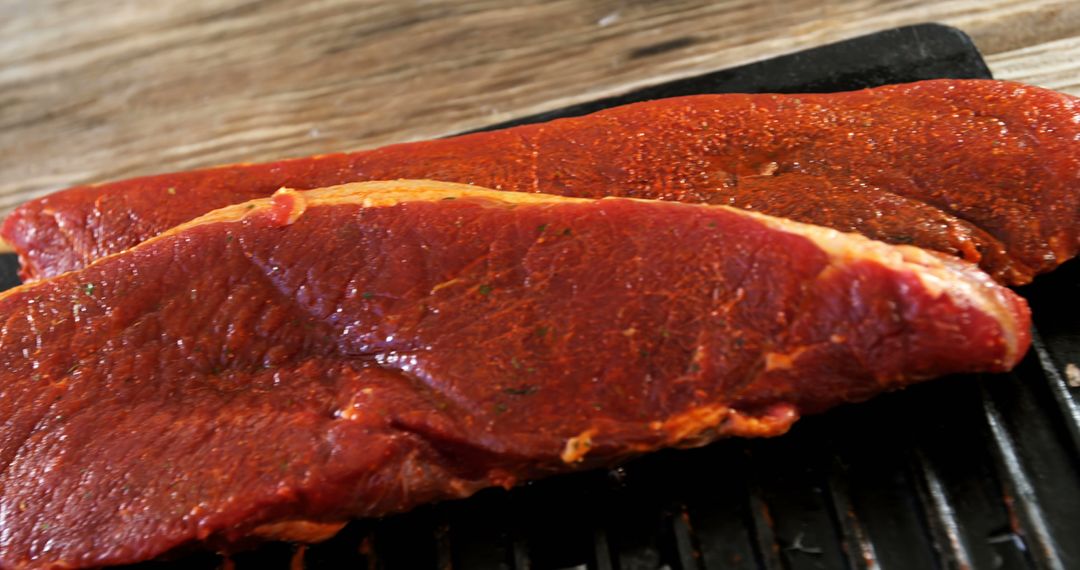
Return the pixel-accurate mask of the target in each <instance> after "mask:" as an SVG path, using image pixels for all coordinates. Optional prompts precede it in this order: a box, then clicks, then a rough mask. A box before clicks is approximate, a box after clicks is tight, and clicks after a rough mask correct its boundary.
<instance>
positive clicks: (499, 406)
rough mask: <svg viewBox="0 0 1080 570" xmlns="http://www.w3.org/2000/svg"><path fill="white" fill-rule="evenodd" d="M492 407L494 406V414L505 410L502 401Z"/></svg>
mask: <svg viewBox="0 0 1080 570" xmlns="http://www.w3.org/2000/svg"><path fill="white" fill-rule="evenodd" d="M494 407H495V413H496V414H502V413H505V412H506V404H504V403H502V402H498V403H496V404H495V406H494Z"/></svg>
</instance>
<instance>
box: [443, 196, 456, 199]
mask: <svg viewBox="0 0 1080 570" xmlns="http://www.w3.org/2000/svg"><path fill="white" fill-rule="evenodd" d="M455 199H457V196H445V197H443V200H455Z"/></svg>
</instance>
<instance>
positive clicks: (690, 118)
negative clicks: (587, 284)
mask: <svg viewBox="0 0 1080 570" xmlns="http://www.w3.org/2000/svg"><path fill="white" fill-rule="evenodd" d="M397 178H430V179H436V180H445V181H451V182H461V183H468V184H476V185H479V186H485V187H489V188H495V189H500V190H514V191H520V192H544V193H549V194H559V195H565V196H579V197H600V196H604V195H608V194H615V195H619V196H625V197H637V198H654V199H663V200H674V201H681V202H704V203H711V204H726V205H732V206H737V207H742V208H747V209H752V210H755V211H761V212H764V213H767V214H772V215H777V216H783V217H789V218H791V219H794V220H798V221H802V222H808V223H814V224H818V225H823V226H829V227H832V228H836V229H839V230H841V231H857V232H859V233H862V234H863V235H866V236H869V237H872V238H874V239H879V240H882V241H886V242H890V243H896V244H915V245H919V246H921V247H924V248H928V249H933V250H937V251H941V252H945V253H948V254H950V255H954V256H958V257H961V258H963V259H966V260H968V261H971V262H975V263H978V264H979V265H981V266H982V267H983V269H984V270H986V271H987V272H988V273H990V274H991V276H993V277H994V278H996V279H998V280H999V281H1000V282H1003V283H1006V284H1014V285H1015V284H1022V283H1026V282H1028V281H1030V280H1031V278H1032V277H1033V276H1034V275H1036V274H1038V273H1043V272H1046V271H1049V270H1051V269H1053V268H1054V267H1056V266H1058V265H1060V264H1061V263H1063V262H1064V261H1066V260H1068V259H1069V258H1071V257H1073V256H1074V255H1076V253H1077V248H1078V247H1080V234H1078V233H1077V228H1078V227H1080V191H1078V185H1080V105H1078V103H1077V100H1076V99H1075V98H1073V97H1070V96H1068V95H1064V94H1060V93H1055V92H1053V91H1050V90H1047V89H1041V88H1038V87H1030V86H1025V85H1020V84H1016V83H1009V82H1000V81H985V80H936V81H925V82H920V83H911V84H905V85H891V86H886V87H880V88H876V89H869V90H863V91H854V92H849V93H833V94H820V95H701V96H694V97H681V98H675V99H666V100H658V101H652V102H646V103H638V104H633V105H626V106H624V107H619V108H614V109H610V110H606V111H602V112H599V113H596V114H593V115H589V116H586V117H581V118H573V119H564V120H557V121H552V122H550V123H546V124H540V125H529V126H522V127H516V128H512V129H507V130H502V131H497V132H490V133H479V134H471V135H465V136H460V137H455V138H450V139H443V140H433V141H424V142H416V143H409V144H401V145H395V146H390V147H385V148H381V149H377V150H370V151H361V152H354V153H348V154H328V155H322V156H316V157H311V158H301V159H294V160H285V161H280V162H271V163H266V164H240V165H232V166H223V167H219V168H212V169H207V170H198V171H193V172H182V173H176V174H164V175H159V176H149V177H145V178H136V179H132V180H124V181H120V182H111V183H107V184H101V185H91V186H80V187H76V188H72V189H69V190H65V191H62V192H59V193H56V194H53V195H50V196H46V197H44V198H41V199H38V200H34V201H32V202H30V203H28V204H26V205H24V206H22V207H20V208H19V209H17V210H16V211H15V212H14V213H13V214H12V215H11V216H10V217H8V219H7V220H6V223H5V224H4V225H3V228H2V230H0V235H2V236H3V238H4V239H6V240H7V241H8V242H9V243H11V244H13V245H14V246H15V248H16V249H17V250H18V252H19V253H20V255H21V259H22V264H23V269H22V272H23V273H22V275H23V277H24V278H25V279H35V278H38V277H48V276H52V275H57V274H59V273H62V272H64V271H68V270H71V269H77V268H79V267H83V266H85V265H86V264H87V263H89V262H90V261H93V260H94V259H97V258H99V257H101V256H103V255H107V254H110V253H115V252H118V251H122V250H124V249H126V248H129V247H131V246H133V245H135V244H137V243H139V242H141V241H143V240H145V239H147V238H149V237H152V236H155V235H157V234H159V233H161V232H162V231H165V230H167V229H169V228H171V227H173V226H175V225H177V224H180V223H183V222H186V221H188V220H191V219H193V218H195V217H196V216H199V215H201V214H203V213H205V212H208V211H210V210H213V209H215V208H220V207H223V206H227V205H229V204H234V203H238V202H242V201H245V200H249V199H252V198H258V197H263V196H267V195H269V194H271V193H273V192H274V191H275V190H277V189H278V188H281V187H283V186H284V187H290V188H319V187H325V186H331V185H335V184H342V183H346V182H355V181H362V180H391V179H397Z"/></svg>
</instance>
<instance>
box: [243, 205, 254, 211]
mask: <svg viewBox="0 0 1080 570" xmlns="http://www.w3.org/2000/svg"><path fill="white" fill-rule="evenodd" d="M244 209H245V210H254V209H255V204H248V205H247V206H245V207H244Z"/></svg>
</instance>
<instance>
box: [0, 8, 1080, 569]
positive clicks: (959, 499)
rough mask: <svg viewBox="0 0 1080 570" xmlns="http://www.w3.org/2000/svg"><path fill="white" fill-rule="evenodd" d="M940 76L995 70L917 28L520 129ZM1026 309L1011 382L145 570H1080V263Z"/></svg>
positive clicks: (961, 42)
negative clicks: (626, 107)
mask: <svg viewBox="0 0 1080 570" xmlns="http://www.w3.org/2000/svg"><path fill="white" fill-rule="evenodd" d="M937 77H951V78H979V77H983V78H988V77H990V74H989V71H988V70H987V68H986V66H985V64H984V62H983V61H982V59H981V57H980V56H979V53H978V51H977V50H976V49H975V47H974V46H973V45H972V43H971V41H970V39H969V38H968V37H967V36H965V35H964V34H963V33H962V32H959V31H958V30H955V29H951V28H947V27H943V26H938V25H920V26H911V27H906V28H899V29H895V30H889V31H885V32H881V33H877V34H873V35H870V36H865V37H861V38H856V39H854V40H849V41H846V42H841V43H838V44H833V45H829V46H824V47H821V48H817V49H814V50H809V51H805V52H800V53H797V54H793V55H789V56H785V57H781V58H776V59H772V60H768V61H764V62H760V63H756V64H752V65H748V66H743V67H740V68H736V69H731V70H726V71H720V72H716V73H710V74H707V75H704V76H701V77H695V78H690V79H685V80H680V81H676V82H671V83H667V84H663V85H660V86H656V87H651V88H648V89H644V90H641V91H637V92H634V93H631V94H629V95H625V96H620V97H617V98H612V99H606V100H603V101H597V102H592V103H587V104H583V105H578V106H575V107H571V108H567V109H563V110H560V111H555V112H551V113H545V114H542V115H537V116H533V117H529V118H525V119H521V120H518V121H514V124H517V123H524V122H533V121H539V120H547V119H552V118H555V117H559V116H570V115H580V114H584V113H587V112H591V111H594V110H598V109H601V108H604V107H608V106H612V105H616V104H622V103H626V102H631V101H637V100H643V99H651V98H657V97H667V96H675V95H683V94H692V93H714V92H811V91H819V92H820V91H840V90H849V89H857V88H861V87H869V86H874V85H881V84H886V83H898V82H906V81H914V80H918V79H929V78H937ZM499 126H506V125H499ZM492 128H494V127H492ZM0 262H2V266H0V279H3V280H4V281H3V283H4V284H5V285H6V286H11V285H13V284H14V283H16V282H17V280H16V279H15V277H14V267H15V264H16V261H15V259H14V256H4V258H3V259H0ZM1022 293H1023V294H1024V296H1025V297H1026V298H1027V299H1028V300H1029V301H1030V303H1031V305H1032V308H1033V311H1034V315H1035V324H1036V329H1037V330H1036V332H1035V341H1034V346H1033V348H1032V350H1031V352H1030V353H1029V354H1028V355H1027V357H1026V358H1025V360H1024V361H1023V362H1022V363H1021V365H1020V366H1019V367H1018V368H1017V369H1016V370H1015V371H1013V372H1012V373H1009V374H1003V375H995V376H989V375H987V376H982V377H976V376H962V377H953V378H948V379H943V380H941V381H935V382H930V383H927V384H923V385H919V386H915V387H912V388H909V389H907V390H905V391H903V392H899V393H895V394H889V395H885V396H881V397H878V398H876V399H874V400H872V401H870V402H867V403H864V404H859V405H854V406H847V407H843V408H840V409H837V410H834V411H832V412H830V413H827V414H824V415H821V416H817V417H811V418H805V419H803V420H801V421H800V422H799V423H798V424H797V425H796V427H795V428H794V429H793V430H792V432H791V433H790V434H788V435H786V436H784V437H781V438H775V439H769V440H728V441H722V442H719V443H716V444H714V445H710V446H708V447H705V448H701V449H695V450H687V451H666V452H661V453H656V454H653V455H650V456H647V457H644V458H641V459H639V460H636V461H633V462H631V463H629V464H628V465H626V466H625V467H622V468H619V469H615V470H611V471H607V472H602V471H594V472H585V473H578V474H572V475H566V476H561V477H555V478H552V479H549V480H546V481H539V482H536V483H532V484H527V485H524V486H522V487H520V488H516V489H514V490H512V491H505V490H502V489H489V490H486V491H483V492H481V493H479V494H477V495H476V496H474V497H473V498H471V499H468V500H464V501H454V502H448V503H444V504H441V505H434V506H426V507H422V508H420V509H417V510H415V511H413V512H411V513H408V514H405V515H400V516H394V517H388V518H385V519H382V520H360V521H354V522H353V523H350V524H349V525H348V526H347V527H346V528H345V530H344V531H342V532H341V533H340V534H339V535H338V536H336V537H335V538H333V539H331V540H329V541H327V542H325V543H323V544H319V545H315V546H309V547H299V546H293V545H289V544H285V543H273V544H268V545H264V546H262V547H260V548H259V549H257V550H253V551H250V552H246V553H242V554H236V555H233V556H232V557H231V558H230V559H228V560H226V559H223V558H221V557H219V556H216V555H212V554H195V555H191V556H187V557H185V558H180V559H176V560H173V561H169V562H153V563H147V564H143V565H139V566H138V567H139V568H142V569H144V570H149V569H166V568H215V567H221V566H225V567H232V568H236V569H238V570H245V569H263V568H309V569H313V570H315V569H323V568H375V569H386V570H396V569H447V568H454V569H488V568H492V569H496V568H499V569H508V570H509V569H516V570H525V569H530V570H549V569H563V568H575V569H577V568H580V569H595V570H637V569H658V568H670V569H672V570H675V569H685V570H712V569H721V568H724V569H726V568H735V569H768V570H776V569H788V570H800V569H804V568H805V569H810V568H850V569H855V570H872V569H887V570H891V569H916V568H920V569H921V568H950V569H951V568H958V569H959V568H978V569H983V568H986V569H992V568H1045V569H1054V570H1057V569H1062V570H1064V569H1067V568H1080V540H1078V539H1080V408H1078V406H1077V401H1076V400H1077V397H1078V394H1077V391H1078V390H1080V369H1077V365H1080V262H1077V261H1074V262H1072V263H1069V264H1066V265H1065V266H1063V267H1061V268H1060V269H1059V270H1057V271H1056V272H1055V273H1053V274H1051V275H1048V276H1043V277H1041V278H1039V279H1038V280H1037V282H1036V283H1035V284H1034V285H1031V286H1028V287H1026V288H1024V289H1023V290H1022ZM1070 378H1071V379H1072V380H1071V381H1070ZM1070 382H1072V384H1071V385H1070Z"/></svg>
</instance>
